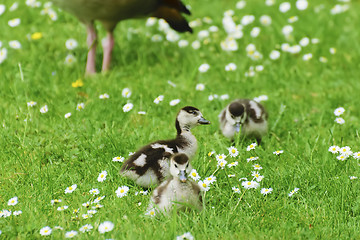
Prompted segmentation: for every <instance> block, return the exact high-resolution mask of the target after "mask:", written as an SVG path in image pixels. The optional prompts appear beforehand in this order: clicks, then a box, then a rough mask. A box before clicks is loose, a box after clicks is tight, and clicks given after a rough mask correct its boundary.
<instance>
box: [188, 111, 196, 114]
mask: <svg viewBox="0 0 360 240" xmlns="http://www.w3.org/2000/svg"><path fill="white" fill-rule="evenodd" d="M188 113H190V114H192V115H197V112H196V111H194V110H190V111H189V112H188Z"/></svg>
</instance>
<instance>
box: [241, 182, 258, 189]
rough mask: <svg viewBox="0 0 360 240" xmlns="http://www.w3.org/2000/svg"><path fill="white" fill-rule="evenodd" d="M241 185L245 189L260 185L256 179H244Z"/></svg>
mask: <svg viewBox="0 0 360 240" xmlns="http://www.w3.org/2000/svg"><path fill="white" fill-rule="evenodd" d="M241 185H242V186H243V187H244V188H245V189H250V188H258V187H259V186H260V184H259V183H258V182H256V181H244V182H242V183H241Z"/></svg>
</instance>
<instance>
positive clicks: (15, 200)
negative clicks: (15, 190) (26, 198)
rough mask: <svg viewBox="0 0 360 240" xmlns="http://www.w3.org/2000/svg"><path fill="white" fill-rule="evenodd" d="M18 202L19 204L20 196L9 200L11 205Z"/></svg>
mask: <svg viewBox="0 0 360 240" xmlns="http://www.w3.org/2000/svg"><path fill="white" fill-rule="evenodd" d="M16 204H18V197H13V198H10V199H9V201H8V205H9V206H15V205H16Z"/></svg>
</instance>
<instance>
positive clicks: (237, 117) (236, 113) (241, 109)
mask: <svg viewBox="0 0 360 240" xmlns="http://www.w3.org/2000/svg"><path fill="white" fill-rule="evenodd" d="M245 118H246V111H245V106H244V105H243V104H241V103H239V102H237V101H234V102H232V103H230V104H229V105H228V107H227V108H226V120H227V121H228V122H229V123H230V124H231V125H234V126H235V128H236V131H237V132H239V130H240V125H241V124H243V123H244V122H245Z"/></svg>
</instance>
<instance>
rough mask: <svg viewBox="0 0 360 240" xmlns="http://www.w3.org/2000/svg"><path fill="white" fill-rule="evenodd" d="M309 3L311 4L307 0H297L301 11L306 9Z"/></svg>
mask: <svg viewBox="0 0 360 240" xmlns="http://www.w3.org/2000/svg"><path fill="white" fill-rule="evenodd" d="M308 5H309V3H308V2H307V0H297V1H296V7H297V9H299V10H300V11H303V10H305V9H306V8H307V7H308Z"/></svg>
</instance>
